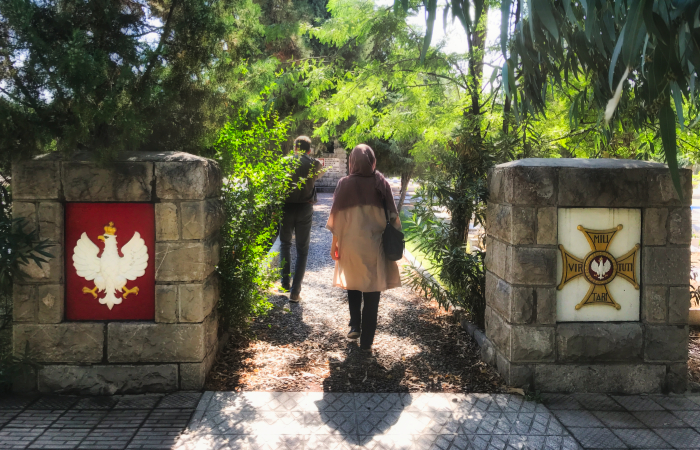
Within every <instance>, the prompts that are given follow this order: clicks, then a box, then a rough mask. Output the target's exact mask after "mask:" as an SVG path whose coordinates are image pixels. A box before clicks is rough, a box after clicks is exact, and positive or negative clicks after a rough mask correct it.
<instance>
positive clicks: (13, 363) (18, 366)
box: [0, 175, 53, 392]
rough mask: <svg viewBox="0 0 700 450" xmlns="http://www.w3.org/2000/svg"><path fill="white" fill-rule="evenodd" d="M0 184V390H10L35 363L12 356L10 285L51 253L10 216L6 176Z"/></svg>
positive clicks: (26, 354)
mask: <svg viewBox="0 0 700 450" xmlns="http://www.w3.org/2000/svg"><path fill="white" fill-rule="evenodd" d="M0 180H1V181H2V182H3V183H4V184H3V185H0V392H2V391H6V390H9V389H10V387H11V385H12V381H13V380H14V379H15V377H16V376H17V375H19V374H21V373H23V372H24V371H26V370H28V369H29V368H30V367H34V368H35V366H36V365H35V364H34V363H33V362H32V361H31V359H30V358H29V350H30V349H29V348H25V351H24V355H23V356H20V357H15V356H13V355H12V333H11V331H12V330H11V325H12V284H13V282H14V281H15V280H18V281H21V280H22V272H21V270H20V269H21V266H23V265H26V264H29V262H30V261H33V262H35V263H36V264H37V265H39V266H41V264H42V263H45V262H47V260H46V259H44V258H52V257H53V255H51V254H50V253H48V252H47V251H46V249H47V248H48V247H49V245H48V243H47V241H40V240H39V236H38V234H37V232H36V230H30V229H29V224H28V223H27V222H26V221H25V220H24V219H13V218H12V198H11V196H10V192H9V191H8V189H7V188H8V187H9V186H8V185H7V184H6V182H5V178H3V177H2V176H1V175H0Z"/></svg>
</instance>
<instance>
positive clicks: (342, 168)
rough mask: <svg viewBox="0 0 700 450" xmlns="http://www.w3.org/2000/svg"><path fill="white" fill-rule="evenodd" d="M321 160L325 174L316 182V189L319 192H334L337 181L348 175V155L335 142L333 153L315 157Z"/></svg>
mask: <svg viewBox="0 0 700 450" xmlns="http://www.w3.org/2000/svg"><path fill="white" fill-rule="evenodd" d="M316 157H317V158H323V161H324V163H325V165H324V168H325V169H327V170H326V172H325V173H324V174H323V176H321V178H319V179H318V180H316V189H317V190H318V191H319V192H334V191H335V187H336V186H337V185H338V181H339V180H340V179H341V178H343V177H344V176H346V175H347V174H348V155H347V154H346V153H345V149H344V148H342V147H341V146H340V144H339V143H338V142H337V141H336V143H335V149H334V150H333V153H321V154H320V155H317V156H316Z"/></svg>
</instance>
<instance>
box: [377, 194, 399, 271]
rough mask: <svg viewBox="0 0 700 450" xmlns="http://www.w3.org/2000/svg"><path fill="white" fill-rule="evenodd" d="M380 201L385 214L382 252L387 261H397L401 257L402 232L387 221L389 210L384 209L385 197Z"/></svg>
mask: <svg viewBox="0 0 700 450" xmlns="http://www.w3.org/2000/svg"><path fill="white" fill-rule="evenodd" d="M382 203H383V204H384V216H386V228H384V233H382V245H383V246H384V254H385V255H386V257H387V259H388V260H389V261H398V260H399V259H401V258H403V248H404V239H403V233H402V232H400V231H399V230H397V229H396V228H394V227H392V226H391V223H389V211H387V209H386V199H382Z"/></svg>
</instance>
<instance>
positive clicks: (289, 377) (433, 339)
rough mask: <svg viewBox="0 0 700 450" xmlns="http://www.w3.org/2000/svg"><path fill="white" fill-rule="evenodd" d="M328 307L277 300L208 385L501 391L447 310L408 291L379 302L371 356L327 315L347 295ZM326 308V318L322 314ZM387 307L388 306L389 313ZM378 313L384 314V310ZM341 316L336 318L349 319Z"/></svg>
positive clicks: (238, 339) (237, 339)
mask: <svg viewBox="0 0 700 450" xmlns="http://www.w3.org/2000/svg"><path fill="white" fill-rule="evenodd" d="M329 300H331V301H329V302H328V306H327V307H325V308H324V307H321V308H311V307H310V306H308V305H305V304H304V303H302V304H300V305H295V304H291V305H290V304H289V303H288V301H287V299H286V298H284V297H281V296H279V297H275V298H274V299H273V302H274V304H275V308H274V310H272V311H271V312H270V314H269V315H268V316H266V317H263V318H259V319H258V320H256V321H255V322H254V323H253V324H252V325H251V328H250V333H251V334H252V338H246V337H244V336H233V337H231V339H230V341H229V344H228V346H227V347H226V349H225V350H224V352H223V354H222V355H221V356H220V357H219V360H218V361H217V363H216V364H215V366H214V368H213V370H212V372H211V374H210V376H209V379H208V382H207V386H206V388H207V389H212V390H242V391H265V390H269V391H325V392H500V391H503V390H504V389H505V386H503V383H502V380H501V379H500V377H499V376H498V375H497V374H496V373H495V372H494V370H493V369H492V368H490V367H488V366H486V365H485V364H484V363H483V362H481V360H480V359H479V348H478V346H477V344H476V343H475V342H474V341H473V340H472V339H471V338H470V337H469V335H467V333H466V332H465V331H464V330H463V329H462V328H461V327H460V326H459V324H458V323H456V322H455V320H454V318H453V317H452V315H451V314H448V313H445V311H444V310H440V309H439V308H438V307H437V304H435V303H434V302H428V301H427V300H425V299H423V298H421V297H419V296H417V295H412V296H411V297H410V298H405V299H403V301H402V302H401V303H400V304H399V303H398V302H397V301H396V299H383V302H384V304H385V305H384V306H385V308H382V309H383V310H384V311H381V310H380V316H382V315H384V317H380V325H379V330H378V333H377V337H376V338H375V344H374V354H373V355H372V356H369V357H368V356H366V355H364V354H362V352H360V351H359V347H358V346H357V343H356V341H350V340H348V339H346V338H345V334H346V333H347V331H348V330H347V327H346V326H334V325H337V324H334V322H337V321H333V320H329V319H328V317H329V316H330V315H333V314H335V315H343V314H342V313H345V314H344V315H346V316H347V315H348V314H347V312H346V311H344V310H343V309H341V308H343V307H344V308H345V309H347V297H341V298H335V299H329ZM324 310H325V311H327V313H328V316H327V315H326V314H324V312H323V311H324ZM387 310H388V311H387ZM382 313H384V314H382ZM347 320H348V319H347V318H344V320H341V321H340V322H341V323H343V322H344V323H345V324H347Z"/></svg>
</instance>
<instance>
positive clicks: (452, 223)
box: [404, 125, 494, 328]
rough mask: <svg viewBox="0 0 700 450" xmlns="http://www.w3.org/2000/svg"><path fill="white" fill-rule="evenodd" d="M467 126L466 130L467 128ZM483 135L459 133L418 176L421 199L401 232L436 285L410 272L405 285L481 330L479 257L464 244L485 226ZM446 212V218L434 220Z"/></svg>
mask: <svg viewBox="0 0 700 450" xmlns="http://www.w3.org/2000/svg"><path fill="white" fill-rule="evenodd" d="M470 128H471V126H470V125H467V126H466V127H465V130H466V129H470ZM483 142H484V139H483V136H482V137H480V138H473V137H472V136H471V133H469V132H467V131H463V132H462V133H460V134H459V135H458V136H457V137H456V138H454V139H453V141H452V142H451V144H450V145H449V146H448V147H447V148H446V149H445V150H444V151H442V152H438V153H437V155H436V157H435V159H434V161H433V164H434V166H433V167H431V170H430V171H428V172H427V173H426V175H425V176H423V177H422V179H421V181H422V182H423V185H422V187H421V188H420V189H419V192H418V193H417V196H418V197H419V198H420V200H419V201H418V202H417V204H416V206H415V207H414V209H413V216H412V218H411V220H410V221H408V223H406V224H405V226H404V229H405V232H406V235H407V238H408V240H409V241H415V242H417V249H418V250H419V251H420V252H421V253H423V254H425V255H426V257H427V258H428V259H429V261H430V263H431V264H432V266H433V269H432V270H433V272H434V273H437V275H438V277H437V278H438V280H439V282H438V280H435V279H433V278H432V277H430V276H429V275H428V274H426V273H424V272H421V271H418V270H415V268H414V269H413V270H409V271H408V272H407V273H406V275H407V279H408V283H409V285H411V286H413V287H414V288H420V289H421V290H423V291H424V292H425V293H426V295H427V296H428V297H430V298H434V299H435V300H436V301H437V302H438V303H439V304H440V305H441V306H442V307H444V308H446V309H447V308H448V307H449V305H450V304H452V305H455V306H460V307H462V308H464V309H465V310H467V311H468V312H469V313H471V315H472V318H473V320H474V321H475V323H476V324H477V325H478V326H479V327H482V328H483V327H484V313H485V308H486V303H485V297H484V292H485V291H484V290H485V273H484V253H483V252H482V251H480V250H478V249H474V250H473V251H468V249H467V246H466V245H465V242H466V241H467V236H468V232H469V224H470V223H471V222H473V223H475V224H478V223H483V222H484V215H485V206H486V199H487V196H488V193H487V184H486V174H487V171H488V169H489V168H490V167H491V166H492V165H493V162H494V159H493V157H492V156H491V151H492V149H490V148H488V147H485V146H484V144H483ZM436 211H438V212H447V213H449V215H450V219H449V221H448V220H444V219H440V218H438V217H437V216H436Z"/></svg>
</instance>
